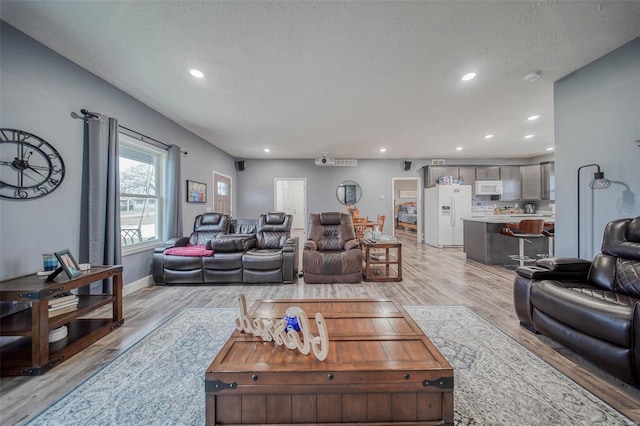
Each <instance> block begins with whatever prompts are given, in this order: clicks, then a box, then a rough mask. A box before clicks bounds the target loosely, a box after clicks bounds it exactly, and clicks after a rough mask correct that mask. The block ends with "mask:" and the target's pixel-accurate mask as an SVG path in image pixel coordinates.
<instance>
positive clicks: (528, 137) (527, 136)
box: [524, 135, 533, 139]
mask: <svg viewBox="0 0 640 426" xmlns="http://www.w3.org/2000/svg"><path fill="white" fill-rule="evenodd" d="M532 137H533V135H526V136H525V137H524V138H525V139H531V138H532Z"/></svg>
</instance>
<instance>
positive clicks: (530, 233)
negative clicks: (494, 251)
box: [500, 219, 544, 266]
mask: <svg viewBox="0 0 640 426" xmlns="http://www.w3.org/2000/svg"><path fill="white" fill-rule="evenodd" d="M543 230H544V219H525V220H521V221H520V222H519V223H517V224H514V223H509V224H505V226H504V227H503V228H502V229H501V230H500V233H501V234H502V235H506V236H508V237H513V238H517V239H518V254H513V255H510V256H509V258H510V259H513V260H518V261H519V262H520V266H524V262H532V261H534V260H535V259H533V258H531V257H528V256H526V255H525V251H524V242H525V241H527V242H528V243H531V241H530V239H533V238H543V237H544V235H543V234H542V231H543Z"/></svg>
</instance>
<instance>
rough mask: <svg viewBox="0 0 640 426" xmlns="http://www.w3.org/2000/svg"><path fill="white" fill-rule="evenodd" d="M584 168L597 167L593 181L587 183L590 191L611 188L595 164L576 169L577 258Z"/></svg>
mask: <svg viewBox="0 0 640 426" xmlns="http://www.w3.org/2000/svg"><path fill="white" fill-rule="evenodd" d="M585 167H597V169H598V171H597V172H595V173H594V174H593V179H591V181H590V182H589V188H591V189H607V188H608V187H609V186H611V182H609V179H607V178H605V177H604V172H601V171H600V166H599V165H597V164H586V165H584V166H580V167H578V206H577V207H578V208H577V210H578V257H580V170H582V169H584V168H585Z"/></svg>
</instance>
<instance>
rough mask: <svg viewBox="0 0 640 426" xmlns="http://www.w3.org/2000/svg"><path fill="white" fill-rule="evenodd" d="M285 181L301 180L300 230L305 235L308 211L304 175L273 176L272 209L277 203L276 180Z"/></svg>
mask: <svg viewBox="0 0 640 426" xmlns="http://www.w3.org/2000/svg"><path fill="white" fill-rule="evenodd" d="M285 181H289V182H290V181H296V182H302V188H303V200H302V205H303V208H304V212H303V215H304V216H303V218H302V232H303V235H307V222H308V220H307V211H308V207H309V206H308V203H307V199H308V194H307V187H308V186H307V178H306V177H297V178H293V177H288V178H278V177H276V178H273V208H274V210H275V209H276V207H277V205H278V182H285Z"/></svg>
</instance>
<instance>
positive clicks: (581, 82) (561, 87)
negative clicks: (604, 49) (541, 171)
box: [554, 38, 640, 259]
mask: <svg viewBox="0 0 640 426" xmlns="http://www.w3.org/2000/svg"><path fill="white" fill-rule="evenodd" d="M554 109H555V120H554V121H555V140H556V142H555V143H556V145H555V146H556V150H555V155H556V162H555V171H556V223H557V224H558V226H557V228H556V253H557V254H558V255H561V256H575V255H576V254H577V212H578V210H577V208H576V204H577V190H578V189H577V180H578V178H577V170H578V167H580V166H583V165H586V164H591V163H597V164H599V165H600V167H601V170H602V171H603V172H604V173H605V177H607V178H608V179H610V180H612V181H615V182H614V183H612V185H611V187H610V188H609V189H606V190H598V191H593V193H592V191H591V190H590V189H589V188H588V186H587V185H588V182H589V180H591V178H592V177H593V173H594V172H595V171H596V169H595V168H592V167H590V168H585V169H583V170H582V173H581V186H582V188H581V195H580V197H581V208H580V210H579V211H580V214H581V219H580V220H581V226H580V227H581V231H582V232H581V237H580V239H581V247H582V248H581V250H580V254H581V257H582V258H586V259H591V258H593V256H594V255H595V254H596V253H598V252H599V251H600V246H601V244H602V232H603V230H604V226H605V225H606V223H607V222H609V221H610V220H613V219H618V218H623V217H635V216H639V215H640V204H639V202H640V200H639V199H638V197H639V196H640V194H639V191H640V147H638V146H637V144H636V143H635V142H634V141H636V140H638V139H640V38H637V39H635V40H633V41H631V42H630V43H627V44H626V45H625V46H622V47H621V48H619V49H617V50H615V51H613V52H611V53H609V54H608V55H605V56H603V57H602V58H600V59H598V60H596V61H594V62H592V63H590V64H588V65H586V66H585V67H583V68H581V69H579V70H578V71H576V72H574V73H572V74H570V75H568V76H567V77H565V78H563V79H561V80H559V81H557V82H556V83H555V85H554ZM627 186H628V187H629V191H630V192H627V193H626V194H625V193H624V191H625V190H626V188H627ZM592 197H593V198H592ZM592 200H593V206H594V207H593V208H592V203H591V201H592Z"/></svg>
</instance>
